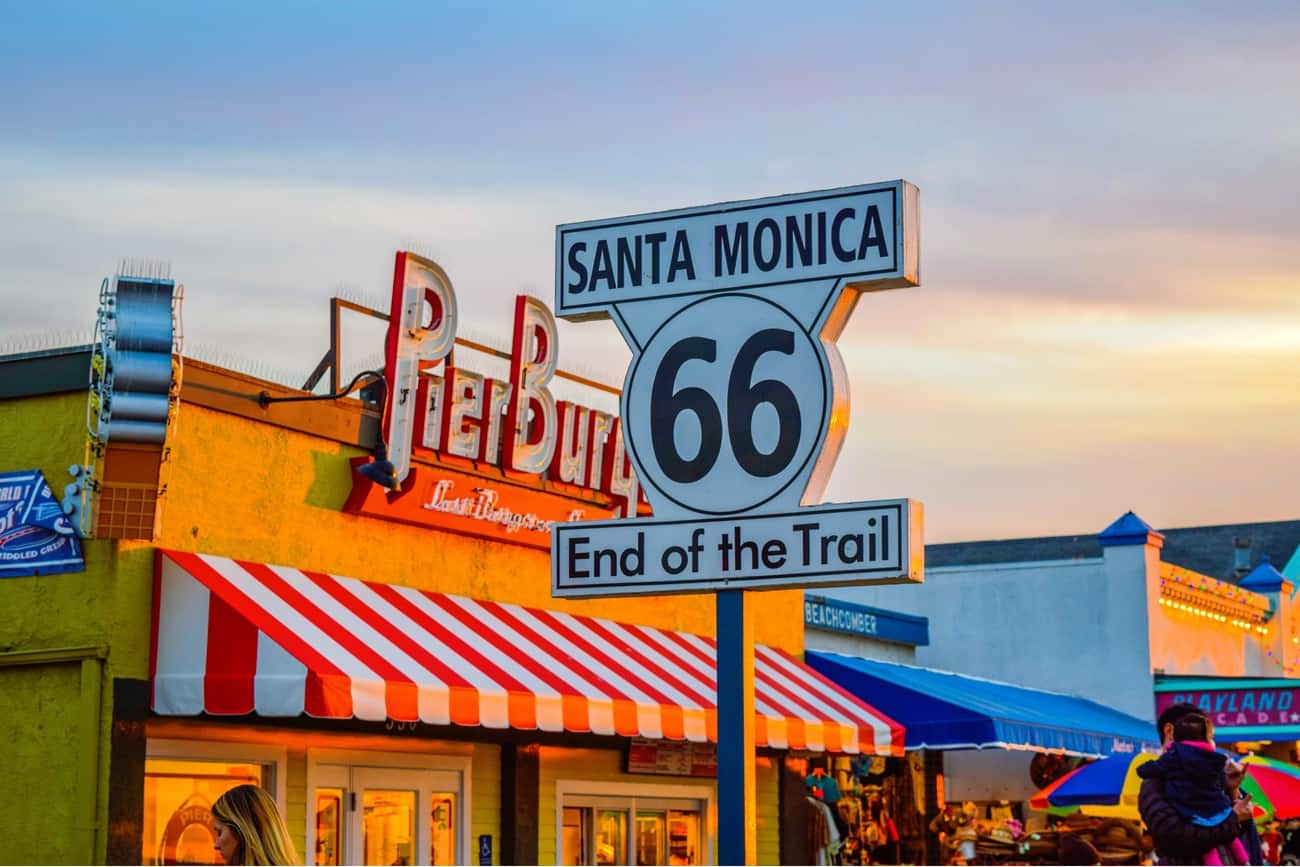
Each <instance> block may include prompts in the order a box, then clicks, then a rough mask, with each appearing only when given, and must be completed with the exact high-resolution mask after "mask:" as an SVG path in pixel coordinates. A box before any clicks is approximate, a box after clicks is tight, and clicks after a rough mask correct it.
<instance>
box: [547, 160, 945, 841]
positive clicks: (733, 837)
mask: <svg viewBox="0 0 1300 867" xmlns="http://www.w3.org/2000/svg"><path fill="white" fill-rule="evenodd" d="M917 206H918V193H917V190H916V187H914V186H912V185H911V184H909V183H907V182H906V181H889V182H886V183H880V184H866V185H862V186H856V187H843V188H840V189H835V190H823V191H819V192H812V193H799V194H795V195H788V196H774V197H771V198H766V199H753V200H750V201H744V202H728V203H726V204H721V205H710V206H705V207H700V208H686V209H682V210H677V211H664V212H660V213H656V214H641V215H637V216H632V217H620V218H616V219H612V220H594V221H590V222H585V223H569V224H565V225H560V226H557V227H556V230H555V254H556V258H555V262H556V264H555V311H556V314H557V315H559V316H561V317H564V318H566V319H577V320H581V319H590V318H601V317H608V318H611V319H613V320H614V322H615V324H616V325H617V326H618V329H619V331H620V333H621V334H622V335H623V338H624V340H626V341H627V344H628V346H629V347H630V348H631V350H632V353H633V358H632V364H631V366H630V368H629V369H628V374H627V378H626V380H625V382H624V387H623V392H622V398H621V401H620V416H621V418H622V419H623V439H624V444H625V446H626V448H627V452H628V456H629V458H630V459H631V461H632V464H633V466H634V467H635V469H636V476H637V480H638V482H639V483H640V484H641V485H643V486H644V488H645V491H646V495H647V497H648V499H649V500H650V505H651V506H652V507H653V508H654V516H653V517H651V518H632V519H624V520H619V521H596V522H584V523H571V524H556V525H555V527H554V529H553V531H552V534H551V569H552V588H551V592H552V594H553V595H555V596H602V595H603V596H621V595H632V594H639V593H652V594H663V593H692V592H694V593H698V592H700V591H710V590H711V591H716V593H717V597H716V606H717V624H716V625H717V702H718V705H717V706H718V860H719V862H720V863H722V864H753V863H754V862H755V859H756V857H757V851H756V833H757V820H756V805H755V787H754V773H755V771H754V767H755V757H754V747H755V744H754V641H753V622H752V614H751V612H750V611H749V610H747V609H748V605H747V604H746V603H747V600H746V593H747V589H748V588H754V589H767V588H774V587H786V588H788V587H796V586H800V587H801V586H805V585H807V584H810V583H815V584H829V585H834V584H866V583H903V582H908V581H920V580H921V573H922V571H923V568H924V563H923V557H924V545H923V544H922V543H921V526H922V517H921V514H922V510H921V505H920V503H917V502H915V501H909V500H891V501H874V502H868V503H848V504H836V505H834V506H830V505H820V506H819V505H815V504H817V503H818V502H819V500H820V499H821V494H822V491H823V489H824V488H825V485H826V483H827V481H829V477H830V471H831V468H832V467H833V465H834V463H835V458H836V457H837V456H838V454H839V451H840V446H841V445H842V443H843V440H844V435H845V432H846V430H847V426H848V417H849V413H848V383H847V381H846V374H845V371H844V364H843V362H842V361H841V360H840V357H839V354H838V352H837V351H836V349H835V340H836V338H838V337H839V334H840V332H841V331H842V330H843V328H844V325H845V324H846V323H847V322H848V319H849V316H850V314H851V313H852V311H853V308H854V306H855V305H856V304H857V301H858V297H859V296H860V295H861V294H862V293H863V292H869V291H876V290H880V289H891V288H901V287H905V286H915V285H918V284H919V282H920V278H919V263H920V247H919V243H918V226H917ZM595 564H603V565H601V566H600V567H597V566H596V565H595Z"/></svg>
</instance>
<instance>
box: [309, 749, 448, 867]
mask: <svg viewBox="0 0 1300 867" xmlns="http://www.w3.org/2000/svg"><path fill="white" fill-rule="evenodd" d="M460 777H461V775H460V773H459V772H455V771H432V770H423V769H415V768H386V767H371V766H348V765H326V764H321V765H318V766H317V767H316V768H315V769H314V771H313V782H312V792H311V800H310V802H309V803H310V804H312V806H313V810H312V813H311V814H310V815H309V818H308V822H309V830H310V831H314V832H315V833H314V835H313V839H314V846H313V847H310V848H312V850H313V851H312V858H311V860H310V861H309V863H313V864H318V865H339V864H379V865H402V867H407V865H417V864H419V865H425V864H428V865H436V864H459V863H464V859H463V858H462V857H461V853H460V852H459V851H458V848H459V846H458V844H459V842H460V836H461V835H460V830H461V828H460V823H461V822H462V821H463V818H462V816H461V812H462V810H461V780H460Z"/></svg>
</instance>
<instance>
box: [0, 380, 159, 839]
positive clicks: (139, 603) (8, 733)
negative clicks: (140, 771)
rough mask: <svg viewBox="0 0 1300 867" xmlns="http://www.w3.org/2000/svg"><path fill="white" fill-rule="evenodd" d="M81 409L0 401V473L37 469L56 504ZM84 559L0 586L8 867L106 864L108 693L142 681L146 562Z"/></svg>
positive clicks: (3, 823)
mask: <svg viewBox="0 0 1300 867" xmlns="http://www.w3.org/2000/svg"><path fill="white" fill-rule="evenodd" d="M85 408H86V397H85V393H84V392H74V393H69V394H60V395H49V396H42V397H31V398H23V399H18V400H6V401H3V402H0V470H3V471H9V470H28V469H39V470H41V471H42V472H43V473H44V474H45V478H46V480H47V481H48V482H49V483H50V486H51V488H53V490H54V492H55V496H56V497H58V496H60V495H61V492H62V488H63V485H64V484H66V483H67V481H69V476H68V474H67V470H68V467H69V466H70V465H72V464H78V463H81V462H82V460H83V458H84V453H83V452H84V448H85V426H84V425H85ZM85 557H86V570H85V571H84V572H75V573H67V574H63V575H40V576H33V577H21V578H5V579H0V744H3V746H2V747H0V754H2V755H3V760H0V766H3V767H4V770H5V785H4V786H0V860H2V861H3V862H4V863H10V864H13V863H24V862H25V863H79V864H87V863H104V861H105V858H106V853H107V831H108V828H107V814H108V787H109V755H110V748H111V729H112V719H113V705H112V702H113V690H112V687H111V684H112V683H113V679H114V678H133V679H138V680H140V681H143V680H144V679H145V678H146V677H147V676H148V665H149V622H148V614H147V612H148V611H149V604H150V594H151V592H152V581H153V552H152V550H151V549H150V548H148V547H145V546H136V547H134V548H132V547H131V546H128V545H122V546H119V545H118V544H116V543H114V542H108V541H104V542H88V543H86V545H85ZM141 612H145V614H144V616H143V617H142V616H141ZM109 648H111V652H110V649H109Z"/></svg>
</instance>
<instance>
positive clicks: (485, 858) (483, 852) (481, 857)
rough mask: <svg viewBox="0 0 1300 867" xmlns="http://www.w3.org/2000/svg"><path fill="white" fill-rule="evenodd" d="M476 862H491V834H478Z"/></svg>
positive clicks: (481, 863)
mask: <svg viewBox="0 0 1300 867" xmlns="http://www.w3.org/2000/svg"><path fill="white" fill-rule="evenodd" d="M478 863H479V864H480V865H490V864H491V863H492V835H491V834H479V835H478Z"/></svg>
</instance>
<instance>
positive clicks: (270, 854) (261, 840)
mask: <svg viewBox="0 0 1300 867" xmlns="http://www.w3.org/2000/svg"><path fill="white" fill-rule="evenodd" d="M212 825H213V828H214V829H215V830H216V832H217V841H216V843H215V845H214V846H213V848H214V849H216V850H217V851H218V852H220V853H221V858H222V860H223V861H225V862H226V863H227V864H297V863H298V853H297V852H296V851H295V850H294V848H293V841H291V840H290V839H289V832H288V830H286V829H285V827H284V819H282V818H280V811H279V810H278V809H277V808H276V806H275V800H274V799H272V797H271V796H270V795H268V794H267V793H266V791H265V790H264V789H261V788H259V787H258V786H247V785H246V786H235V788H233V789H231V790H230V791H228V792H226V793H225V794H224V795H222V796H221V797H220V798H217V802H216V803H215V804H213V805H212Z"/></svg>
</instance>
